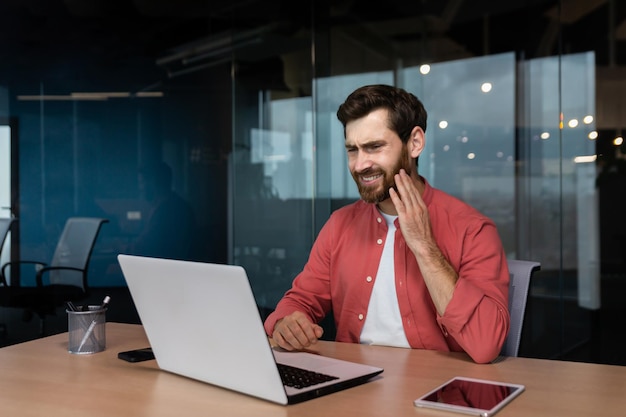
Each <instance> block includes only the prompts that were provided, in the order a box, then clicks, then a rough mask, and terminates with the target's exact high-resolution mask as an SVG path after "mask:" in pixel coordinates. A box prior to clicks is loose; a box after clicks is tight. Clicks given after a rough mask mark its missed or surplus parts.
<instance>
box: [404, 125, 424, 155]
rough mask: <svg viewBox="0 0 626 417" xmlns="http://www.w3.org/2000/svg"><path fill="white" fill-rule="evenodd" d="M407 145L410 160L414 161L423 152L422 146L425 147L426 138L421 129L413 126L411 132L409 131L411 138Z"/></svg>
mask: <svg viewBox="0 0 626 417" xmlns="http://www.w3.org/2000/svg"><path fill="white" fill-rule="evenodd" d="M408 145H409V155H410V156H411V158H413V159H416V158H417V157H418V156H420V154H421V153H422V151H423V150H424V146H426V137H425V134H424V131H423V130H422V128H421V127H419V126H415V127H414V128H413V130H411V136H410V137H409V141H408Z"/></svg>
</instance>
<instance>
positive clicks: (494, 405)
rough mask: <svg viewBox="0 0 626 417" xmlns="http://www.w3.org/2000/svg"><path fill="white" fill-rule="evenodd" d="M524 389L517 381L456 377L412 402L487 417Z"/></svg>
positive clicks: (419, 405)
mask: <svg viewBox="0 0 626 417" xmlns="http://www.w3.org/2000/svg"><path fill="white" fill-rule="evenodd" d="M523 391H524V386H523V385H520V384H511V383H506V382H495V381H487V380H484V379H475V378H464V377H455V378H452V379H451V380H449V381H447V382H445V383H444V384H442V385H440V386H438V387H437V388H435V389H434V390H432V391H430V392H429V393H427V394H426V395H424V396H422V397H420V398H418V399H417V400H415V401H414V402H413V403H414V404H415V406H416V407H426V408H436V409H439V410H447V411H455V412H457V413H463V414H470V415H474V416H481V417H490V416H493V415H494V414H495V413H497V412H498V411H499V410H501V409H502V407H504V406H505V405H507V404H508V403H509V402H511V401H512V400H513V398H515V397H517V396H518V395H520V394H521V393H522V392H523Z"/></svg>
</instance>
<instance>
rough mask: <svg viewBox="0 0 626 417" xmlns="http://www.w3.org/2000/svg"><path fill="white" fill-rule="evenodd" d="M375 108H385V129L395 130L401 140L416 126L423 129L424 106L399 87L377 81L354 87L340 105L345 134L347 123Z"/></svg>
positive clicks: (407, 136) (338, 116) (407, 138)
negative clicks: (386, 112) (386, 126)
mask: <svg viewBox="0 0 626 417" xmlns="http://www.w3.org/2000/svg"><path fill="white" fill-rule="evenodd" d="M378 109H387V110H388V114H389V121H388V128H389V129H391V130H393V131H394V132H396V133H397V134H398V136H399V137H400V139H401V140H402V142H403V143H407V141H408V140H409V137H410V135H411V131H412V130H413V128H414V127H415V126H419V127H421V128H422V130H423V131H424V132H426V119H427V114H426V109H425V108H424V105H423V104H422V102H421V101H420V100H419V99H418V98H417V97H416V96H415V95H413V94H411V93H409V92H407V91H406V90H403V89H401V88H398V87H393V86H390V85H384V84H376V85H366V86H363V87H360V88H357V89H356V90H354V91H353V92H352V93H351V94H350V95H349V96H348V97H347V98H346V101H344V102H343V104H341V105H340V106H339V109H338V110H337V118H338V119H339V121H340V122H341V124H343V130H344V136H345V133H346V124H347V123H348V122H351V121H353V120H357V119H360V118H362V117H364V116H367V115H368V114H369V113H371V112H372V111H374V110H378Z"/></svg>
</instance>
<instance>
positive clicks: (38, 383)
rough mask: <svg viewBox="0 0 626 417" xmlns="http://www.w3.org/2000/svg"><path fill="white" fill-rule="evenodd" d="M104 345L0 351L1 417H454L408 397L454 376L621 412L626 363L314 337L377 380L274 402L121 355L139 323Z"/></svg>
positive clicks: (53, 344) (561, 404)
mask: <svg viewBox="0 0 626 417" xmlns="http://www.w3.org/2000/svg"><path fill="white" fill-rule="evenodd" d="M106 332H107V350H106V351H104V352H101V353H97V354H93V355H72V354H70V353H68V352H67V339H68V336H67V333H62V334H58V335H54V336H50V337H46V338H43V339H38V340H34V341H30V342H26V343H21V344H18V345H13V346H8V347H5V348H2V349H0V410H1V412H2V415H3V416H12V417H13V416H37V417H40V416H43V415H45V416H48V417H55V416H63V417H68V416H80V417H87V416H88V417H100V416H102V417H112V416H133V417H137V416H146V417H158V416H167V417H171V416H181V417H183V416H184V417H193V416H220V417H227V416H245V417H259V416H298V417H307V416H315V417H319V416H322V415H329V416H330V415H332V416H341V417H350V416H358V417H366V416H377V417H382V416H393V417H401V416H412V417H415V416H422V415H423V416H451V415H453V414H450V413H446V412H440V411H433V410H422V409H417V408H415V407H414V406H413V399H414V398H416V397H417V396H419V395H420V394H422V393H425V392H427V391H429V390H431V389H433V388H434V387H435V386H437V385H438V384H440V383H442V382H444V381H445V380H447V379H449V378H451V377H453V376H455V375H461V376H469V377H475V378H485V379H492V380H499V381H510V382H516V383H520V384H524V385H526V391H525V392H524V393H522V395H521V396H520V397H518V398H516V399H515V400H514V401H513V402H512V403H511V404H509V405H508V406H507V407H506V408H504V409H503V410H502V411H501V412H500V413H498V416H502V417H506V416H524V417H528V416H532V417H537V416H551V417H554V416H568V417H569V416H584V417H589V416H594V417H595V416H611V417H614V416H617V415H623V413H624V410H626V367H620V366H610V365H597V364H586V363H575V362H561V361H549V360H540V359H525V358H507V359H504V360H503V361H501V362H499V363H496V364H490V365H477V364H475V363H473V362H471V361H470V359H469V358H468V357H467V356H466V355H464V354H457V353H441V352H434V351H426V350H410V349H399V348H387V347H378V346H361V345H357V344H344V343H333V342H320V343H318V344H317V345H316V350H319V352H320V353H321V354H324V355H328V356H334V357H338V358H343V359H349V360H354V361H360V362H364V363H369V364H372V365H377V366H382V367H383V368H385V371H384V372H383V374H382V375H381V377H380V378H379V379H377V380H374V381H372V382H369V383H367V384H365V385H362V386H358V387H355V388H350V389H348V390H345V391H342V392H339V393H335V394H331V395H328V396H325V397H322V398H318V399H314V400H310V401H306V402H304V403H301V404H296V405H292V406H280V405H276V404H273V403H269V402H266V401H263V400H259V399H256V398H252V397H248V396H245V395H243V394H239V393H235V392H231V391H227V390H224V389H221V388H217V387H213V386H211V385H208V384H204V383H201V382H197V381H194V380H191V379H187V378H183V377H180V376H177V375H173V374H170V373H167V372H163V371H160V370H159V369H158V368H157V367H156V363H155V362H154V361H149V362H142V363H134V364H133V363H127V362H124V361H121V360H119V359H117V353H118V352H120V351H122V350H129V349H135V348H141V347H145V346H147V345H148V342H147V339H146V336H145V333H144V331H143V328H142V327H141V326H138V325H132V324H120V323H107V327H106Z"/></svg>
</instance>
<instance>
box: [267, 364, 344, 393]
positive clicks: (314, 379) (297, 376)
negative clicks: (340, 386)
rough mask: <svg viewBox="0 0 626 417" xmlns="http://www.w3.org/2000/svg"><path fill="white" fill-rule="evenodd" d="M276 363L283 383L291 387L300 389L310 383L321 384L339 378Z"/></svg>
mask: <svg viewBox="0 0 626 417" xmlns="http://www.w3.org/2000/svg"><path fill="white" fill-rule="evenodd" d="M277 365H278V372H279V373H280V378H281V379H282V380H283V384H285V385H287V386H288V387H292V388H297V389H302V388H306V387H310V386H311V385H316V384H321V383H322V382H326V381H332V380H333V379H339V378H337V377H336V376H332V375H326V374H320V373H318V372H313V371H309V370H307V369H301V368H296V367H294V366H289V365H285V364H281V363H279V364H277Z"/></svg>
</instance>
